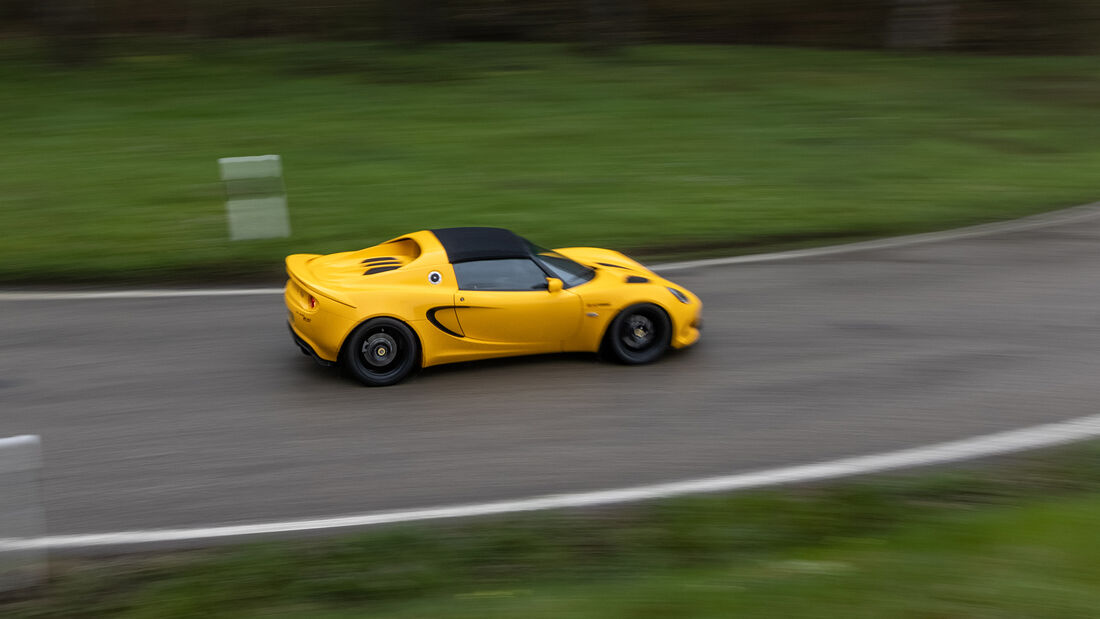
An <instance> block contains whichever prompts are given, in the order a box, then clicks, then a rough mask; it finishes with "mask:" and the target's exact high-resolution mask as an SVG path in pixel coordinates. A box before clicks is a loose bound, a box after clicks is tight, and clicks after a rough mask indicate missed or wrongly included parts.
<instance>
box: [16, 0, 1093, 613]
mask: <svg viewBox="0 0 1100 619" xmlns="http://www.w3.org/2000/svg"><path fill="white" fill-rule="evenodd" d="M1097 52H1100V3H1097V2H1095V1H1094V0H1042V1H1041V0H1002V1H998V0H954V1H948V0H740V1H731V2H723V1H720V0H682V1H680V0H649V1H643V0H576V1H572V2H569V1H560V0H541V1H535V0H481V1H476V0H408V1H402V0H326V1H324V2H305V1H293V0H161V1H157V2H148V1H139V0H0V284H2V285H3V286H4V287H5V288H8V289H14V288H19V289H26V288H35V289H39V288H44V289H48V290H53V289H56V288H57V287H58V286H65V287H72V286H78V287H110V288H114V287H119V286H141V287H177V286H192V287H193V286H195V285H198V284H202V285H203V286H208V285H225V284H227V283H236V282H244V283H245V284H247V285H250V286H252V285H257V286H258V285H278V284H280V283H281V282H282V279H283V275H282V258H283V256H285V255H286V254H289V253H295V252H317V253H326V252H334V251H341V250H348V249H357V248H361V247H366V246H369V245H373V244H375V243H377V242H380V241H382V240H385V239H387V238H390V237H393V236H396V235H399V234H402V233H405V232H408V231H410V230H415V229H421V228H430V227H445V226H459V225H490V226H503V227H509V228H512V229H514V230H516V231H517V232H519V233H520V234H522V235H524V236H526V237H528V238H531V239H532V240H535V241H537V242H539V243H540V244H541V245H545V246H551V247H554V246H564V245H596V246H602V247H610V248H613V249H617V250H623V251H626V252H629V253H631V254H633V255H636V256H638V257H640V258H642V259H645V260H648V261H651V262H654V261H661V260H667V259H677V258H689V257H701V256H711V255H730V254H737V253H751V252H763V251H768V250H778V249H788V248H801V247H806V246H811V245H824V244H833V243H841V242H846V241H856V240H864V239H869V238H877V237H884V236H891V235H899V234H907V233H916V232H927V231H934V230H943V229H948V228H953V227H958V226H964V225H968V224H978V223H985V222H994V221H1003V220H1009V219H1013V218H1017V217H1020V216H1025V215H1031V214H1036V213H1040V212H1043V211H1049V210H1054V209H1057V208H1060V207H1066V206H1072V205H1079V204H1085V203H1088V202H1092V201H1095V200H1096V199H1097V195H1100V190H1098V183H1097V178H1098V174H1097V171H1098V170H1100V122H1098V121H1100V114H1098V112H1097V111H1098V109H1100V57H1098V56H1096V55H1095V54H1096V53H1097ZM265 154H277V155H280V156H281V158H282V166H283V168H282V169H283V174H284V177H285V187H286V191H287V196H288V204H289V212H290V221H291V226H290V229H291V233H290V236H289V237H286V238H270V239H261V240H246V241H233V240H231V239H230V236H229V232H228V229H227V222H226V207H225V198H226V194H225V187H223V185H222V183H221V182H220V181H219V177H218V166H217V161H218V159H219V158H223V157H234V156H250V155H265ZM279 187H282V185H281V184H280V185H279ZM1088 221H1093V223H1087V222H1084V220H1082V222H1084V223H1078V222H1077V221H1076V220H1074V223H1072V224H1064V225H1063V226H1062V227H1061V228H1059V229H1058V231H1057V232H1051V233H1049V234H1047V233H1044V232H1036V233H1034V234H1033V235H1031V236H1028V235H1022V234H1021V235H1017V236H1009V237H1006V238H1001V239H998V238H994V239H993V240H990V241H989V242H988V243H987V242H985V241H981V240H975V241H972V242H971V243H969V244H967V243H962V244H956V245H952V246H950V247H949V248H948V249H947V250H944V251H943V252H940V251H939V249H938V248H927V247H926V248H925V249H923V250H912V251H911V252H908V253H907V252H906V251H905V250H902V251H900V252H898V253H889V252H884V253H880V254H874V255H865V254H863V255H859V256H855V257H851V258H849V259H847V261H846V259H844V258H838V259H836V261H835V262H829V261H822V262H820V263H806V264H794V265H791V266H783V265H780V266H774V265H764V266H761V267H759V268H758V269H757V270H753V268H751V267H746V268H744V269H731V270H728V271H722V273H721V274H717V273H716V272H715V271H707V272H690V273H684V277H685V278H686V284H688V285H690V287H691V288H692V289H693V290H695V291H697V292H700V293H701V294H702V296H703V300H704V303H706V304H707V325H708V327H707V332H706V334H705V335H704V346H702V347H701V348H700V349H699V350H694V351H691V352H690V353H689V354H687V355H683V356H681V357H680V358H677V359H674V360H672V361H670V362H669V363H666V364H661V365H659V366H657V367H656V368H646V369H641V370H637V371H636V372H635V373H634V374H626V373H622V372H621V369H620V368H610V367H606V366H599V365H595V364H586V361H577V360H575V359H565V360H561V359H554V360H550V361H531V360H528V361H516V362H514V363H513V362H508V363H498V364H493V363H490V364H486V365H483V366H479V370H476V371H466V370H465V369H464V368H458V369H450V370H441V371H439V372H438V373H436V374H434V375H431V376H429V377H426V378H425V379H424V380H423V381H420V382H416V381H414V382H412V383H410V384H409V385H406V386H402V387H400V388H395V389H394V390H391V391H386V392H382V393H378V392H371V393H369V395H365V394H364V392H361V391H358V390H356V391H353V389H357V388H353V387H351V386H350V385H347V384H344V383H343V382H339V381H337V380H334V379H333V378H332V377H331V376H330V375H328V374H324V373H321V371H320V370H316V369H315V368H312V367H309V368H306V367H305V366H303V365H301V364H302V363H305V360H304V359H302V358H299V357H298V355H297V353H296V352H295V351H294V350H293V348H292V346H291V344H290V342H289V341H288V340H287V338H286V333H285V329H284V327H283V325H282V324H281V322H280V321H281V319H282V312H283V310H282V308H281V307H279V302H278V297H277V295H272V296H270V297H260V296H257V297H247V298H232V299H215V298H200V299H193V300H189V301H183V300H171V301H165V300H151V299H143V300H140V301H133V300H125V301H116V302H114V303H115V304H114V305H111V304H108V303H104V304H101V305H96V306H93V305H69V304H68V303H67V302H59V303H54V302H52V301H51V302H45V301H41V300H29V301H26V300H21V301H18V302H16V301H12V300H10V299H3V298H0V312H2V314H0V316H2V317H3V325H0V328H3V329H6V330H5V331H3V333H4V342H3V346H4V348H3V350H4V353H3V354H4V358H3V362H4V370H3V372H4V374H3V375H0V398H2V399H0V437H2V436H6V435H14V434H41V435H42V436H43V443H42V445H43V449H44V462H45V466H46V469H45V471H44V472H43V476H44V479H45V483H44V488H45V490H44V493H43V501H44V504H45V513H46V520H45V521H46V523H47V524H48V525H49V527H52V528H48V531H47V532H48V533H50V534H65V533H95V532H103V531H112V530H117V529H119V528H128V529H149V528H164V527H185V526H207V525H211V524H224V523H227V522H236V521H237V520H244V521H247V522H256V521H267V520H271V519H274V518H304V517H322V516H332V515H343V514H346V513H360V512H363V511H369V510H372V509H396V508H419V507H423V506H425V505H434V504H438V503H441V502H462V501H469V500H475V499H478V500H484V499H500V498H515V497H517V496H529V495H532V494H540V493H551V492H564V491H574V490H591V489H598V488H603V487H612V486H624V485H631V484H636V483H643V482H645V483H653V482H656V481H666V480H669V479H680V478H685V477H690V476H699V475H711V474H717V473H727V472H730V471H731V470H738V471H741V470H751V469H753V468H756V467H762V466H780V465H789V464H792V463H804V462H807V461H812V460H815V459H828V458H835V457H840V456H849V455H855V454H863V453H868V452H871V451H874V450H887V449H897V448H902V447H910V446H912V445H913V444H914V443H933V442H937V441H944V440H952V439H956V438H961V437H964V436H971V435H975V434H979V433H982V432H993V431H1000V430H1007V429H1011V428H1015V427H1019V426H1026V425H1032V424H1036V423H1040V422H1046V421H1057V420H1062V419H1064V418H1068V417H1071V416H1075V415H1085V414H1093V413H1094V412H1095V411H1094V408H1093V406H1094V403H1095V401H1096V397H1095V396H1096V393H1095V386H1094V384H1093V383H1094V382H1095V381H1094V376H1095V372H1094V370H1095V368H1097V367H1100V364H1097V363H1096V362H1095V351H1096V350H1097V349H1100V346H1096V345H1095V342H1094V341H1093V339H1092V338H1093V337H1095V336H1096V334H1097V329H1096V326H1095V320H1094V319H1095V312H1094V308H1095V301H1096V299H1095V298H1093V296H1090V295H1094V294H1095V293H1094V291H1095V290H1100V286H1097V285H1095V284H1097V282H1096V281H1094V279H1090V278H1095V277H1096V276H1095V275H1093V274H1095V273H1097V272H1100V269H1097V268H1095V266H1096V264H1097V262H1098V259H1100V257H1098V256H1097V255H1096V252H1095V250H1094V249H1093V248H1094V247H1096V246H1097V244H1096V242H1095V237H1096V232H1095V230H1094V228H1095V223H1094V220H1088ZM724 278H725V279H724ZM13 298H14V297H13ZM18 303H26V304H25V305H18ZM36 304H37V305H36ZM1067 334H1068V335H1067ZM283 352H285V355H284V354H283ZM803 362H805V365H802V363H803ZM482 373H484V375H482ZM482 380H484V382H481V381H482ZM563 384H566V385H569V388H568V389H563V388H561V385H563ZM486 385H492V387H493V389H498V388H499V389H501V390H502V395H499V396H498V395H497V394H496V392H495V391H490V390H489V389H488V388H486ZM410 403H416V405H415V406H412V407H411V408H414V409H416V410H409V408H410ZM624 403H630V405H627V404H624ZM456 407H457V408H458V409H460V410H459V411H458V413H455V410H456ZM670 410H675V411H677V413H676V416H670V415H669V414H667V412H668V411H670ZM459 413H460V414H459ZM731 445H735V446H731ZM467 471H470V472H471V473H469V474H467ZM501 471H507V472H509V474H500V472H501ZM1096 471H1100V450H1098V449H1097V446H1096V444H1095V443H1087V444H1084V445H1081V446H1078V447H1076V448H1071V449H1069V450H1067V451H1057V452H1041V453H1037V454H1031V455H1027V456H1019V457H1016V458H1012V459H1006V460H998V461H995V462H991V463H983V464H982V465H978V466H976V467H968V468H963V469H950V470H937V471H933V472H927V471H921V472H917V473H913V474H912V475H903V476H899V477H876V478H874V479H871V480H864V481H857V482H850V483H848V482H845V483H839V484H830V485H824V486H821V487H812V488H796V489H790V490H775V491H768V492H758V493H750V494H748V495H745V496H742V495H735V496H729V497H726V496H720V497H701V498H687V499H676V500H671V501H660V502H657V503H653V504H646V505H642V506H635V507H630V508H622V509H617V508H616V509H609V510H606V511H605V510H597V511H595V512H579V513H574V512H563V513H558V512H554V513H549V514H543V515H535V516H529V517H525V516H518V517H515V518H499V519H490V520H487V521H485V522H476V523H462V524H453V525H452V524H446V525H438V526H435V525H427V526H413V527H404V528H398V529H396V530H386V531H382V532H380V533H369V532H368V533H360V534H355V535H351V534H348V535H343V534H341V535H340V536H337V537H336V538H334V539H328V540H324V541H306V542H270V543H265V544H260V545H257V546H248V547H245V548H237V547H229V548H226V549H221V550H215V551H203V552H198V553H192V554H186V553H185V554H181V555H167V556H161V555H148V556H141V557H128V558H124V559H119V560H115V561H101V560H99V559H96V558H90V559H81V560H77V559H66V560H64V561H58V562H56V563H55V564H54V567H53V574H52V580H51V583H50V586H49V587H48V588H46V589H34V590H31V591H29V592H24V593H17V594H15V596H14V597H13V598H11V599H8V598H5V599H4V600H0V615H7V614H9V613H10V614H11V615H13V616H63V617H76V616H158V617H159V616H181V617H186V616H219V615H220V616H233V617H237V616H260V615H267V614H280V613H281V614H282V615H284V616H305V615H323V616H333V617H336V616H349V617H352V616H363V615H364V613H367V614H377V615H392V616H418V617H423V616H432V617H435V616H456V617H462V616H465V617H483V616H502V617H510V616H517V615H520V614H523V615H525V616H545V617H555V618H556V617H563V616H622V617H674V616H723V617H724V616H734V615H744V616H762V617H763V616H767V617H774V616H836V617H851V616H914V617H917V616H919V617H927V616H943V617H948V616H957V617H972V616H989V617H1016V616H1037V617H1038V616H1044V617H1089V616H1095V611H1096V609H1097V608H1100V597H1098V596H1100V589H1098V588H1097V587H1096V586H1095V585H1096V583H1097V582H1100V561H1098V560H1097V557H1100V548H1098V547H1097V544H1098V543H1100V538H1098V537H1097V536H1096V535H1095V531H1096V528H1095V527H1096V525H1097V524H1098V520H1100V500H1098V498H1097V497H1100V477H1097V474H1096ZM0 473H3V471H0ZM26 476H29V473H27V472H26V471H25V470H23V469H22V468H20V469H19V470H18V471H17V474H16V477H11V479H15V480H16V482H11V483H18V484H23V481H24V477H26ZM585 484H596V485H595V486H587V485H585ZM0 490H2V486H0ZM18 492H19V493H20V495H19V496H27V495H34V490H33V489H31V490H28V488H27V486H26V485H25V484H24V485H20V486H19V489H18ZM12 496H15V494H14V492H12V493H9V495H8V496H7V497H0V500H5V498H6V499H7V500H9V501H10V500H12V499H11V497H12ZM20 500H21V499H20ZM9 511H11V512H13V513H14V512H16V511H18V512H19V513H20V514H21V517H22V515H25V514H26V513H36V512H35V511H34V509H22V508H17V509H12V510H9ZM2 513H3V512H2V511H0V514H2ZM0 519H2V516H0ZM7 520H8V523H9V527H8V528H7V529H2V526H3V524H4V523H3V522H0V538H2V537H4V536H5V535H7V536H14V537H24V536H25V537H29V536H33V535H37V532H36V530H35V528H34V527H33V526H32V527H30V528H29V529H27V530H30V531H32V532H31V533H27V532H26V531H23V530H22V529H20V530H16V528H15V527H13V526H12V525H11V523H13V522H16V520H15V519H14V518H10V517H9V518H8V519H7ZM19 522H20V523H21V522H22V521H19ZM32 524H33V523H32ZM20 526H22V525H20ZM35 526H37V525H35ZM23 528H27V527H23ZM4 531H6V532H4ZM2 541H3V540H0V542H2ZM0 554H2V553H0ZM89 554H94V553H89ZM35 556H36V557H37V555H35ZM9 558H10V555H9ZM3 559H4V557H2V556H0V560H3ZM20 560H21V561H22V559H20ZM0 567H2V563H0ZM36 573H37V572H36Z"/></svg>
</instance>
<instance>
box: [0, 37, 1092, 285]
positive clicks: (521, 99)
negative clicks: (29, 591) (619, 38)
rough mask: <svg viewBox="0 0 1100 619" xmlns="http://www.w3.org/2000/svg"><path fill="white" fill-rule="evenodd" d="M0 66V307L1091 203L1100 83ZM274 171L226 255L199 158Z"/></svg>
mask: <svg viewBox="0 0 1100 619" xmlns="http://www.w3.org/2000/svg"><path fill="white" fill-rule="evenodd" d="M34 44H35V42H34V41H18V40H6V41H3V42H0V59H2V60H3V61H4V62H0V82H2V83H3V84H4V87H3V88H2V89H0V121H2V122H3V124H4V127H5V136H4V148H3V149H0V229H2V230H3V231H4V242H3V243H2V244H0V281H6V282H16V281H23V282H25V281H33V282H37V283H46V284H48V283H54V282H71V281H82V280H101V279H111V280H126V279H130V280H151V279H155V278H157V277H165V276H171V277H173V278H183V279H196V280H197V279H207V278H209V277H211V276H222V277H251V278H257V277H259V276H266V275H269V274H274V273H277V272H279V271H280V269H281V258H282V256H283V255H285V254H287V253H292V252H330V251H338V250H343V249H348V248H358V247H362V246H366V245H369V244H373V243H375V242H378V241H381V240H384V239H385V238H388V237H391V236H394V235H398V234H402V233H404V232H407V231H409V230H412V229H420V228H424V227H440V226H450V225H499V226H506V227H511V228H513V229H515V230H517V231H518V232H520V233H522V234H525V235H527V236H530V237H532V238H534V239H535V240H537V241H539V242H540V243H542V244H544V245H550V246H561V245H585V244H591V245H599V246H607V247H613V248H618V249H625V250H628V251H637V252H640V253H641V254H643V255H647V256H657V255H661V256H668V255H672V254H676V255H683V254H684V253H699V252H708V251H709V252H721V253H732V252H736V251H744V250H746V249H748V248H751V249H753V250H759V249H764V248H771V247H773V246H792V245H800V244H806V243H820V242H823V241H825V242H827V241H829V240H833V239H838V238H843V239H859V238H867V237H872V236H881V235H892V234H901V233H909V232H919V231H927V230H932V229H941V228H949V227H955V226H959V225H964V224H970V223H976V222H982V221H991V220H1000V219H1007V218H1012V217H1017V216H1020V215H1025V214H1029V213H1032V212H1035V211H1038V210H1043V209H1050V208H1056V207H1060V206H1068V205H1072V204H1078V203H1083V202H1088V201H1091V200H1093V199H1095V198H1096V196H1097V193H1098V192H1097V186H1096V181H1095V179H1096V175H1095V170H1096V169H1097V168H1098V167H1100V123H1096V122H1095V108H1096V105H1097V104H1098V103H1100V58H1097V57H1079V58H1077V57H1075V58H1066V57H1057V58H1054V57H1050V58H990V57H984V58H979V57H965V56H951V55H934V56H919V55H898V54H886V53H876V52H837V51H820V50H799V49H782V48H750V47H708V46H690V47H689V46H644V47H637V48H631V49H627V50H625V51H623V52H621V53H618V54H614V55H609V56H596V57H593V56H583V55H579V54H576V53H573V52H572V51H571V50H570V49H569V48H566V47H562V46H554V45H536V44H503V43H502V44H453V45H441V46H428V47H424V48H419V49H407V48H394V47H388V46H382V45H370V44H357V43H339V42H330V43H299V42H294V41H217V40H195V41H190V40H167V41H157V42H150V41H133V40H130V41H121V42H118V43H117V44H116V45H115V46H114V47H113V48H112V49H111V51H110V53H109V54H107V58H106V59H105V60H104V62H103V63H102V64H100V65H97V66H92V67H85V68H80V69H73V70H68V69H59V68H56V67H50V66H47V65H44V64H41V63H40V62H38V61H37V60H35V58H36V57H37V56H36V55H35V54H34V53H33V49H32V48H33V46H34ZM264 153H278V154H281V155H282V156H283V158H284V161H285V164H286V181H287V185H288V187H289V192H290V193H289V195H290V205H291V219H292V228H293V236H292V237H291V238H289V239H279V240H265V241H244V242H236V243H234V242H231V241H229V240H228V239H227V233H226V224H225V217H224V210H223V209H224V205H223V200H222V193H221V188H220V185H219V184H218V183H217V168H216V164H215V160H216V159H217V158H218V157H223V156H234V155H251V154H264Z"/></svg>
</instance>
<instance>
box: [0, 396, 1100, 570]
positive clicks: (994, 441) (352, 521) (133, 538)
mask: <svg viewBox="0 0 1100 619" xmlns="http://www.w3.org/2000/svg"><path fill="white" fill-rule="evenodd" d="M1096 436H1100V415H1092V416H1089V417H1081V418H1078V419H1072V420H1070V421H1063V422H1058V423H1050V424H1044V425H1040V426H1033V427H1030V428H1024V429H1021V430H1011V431H1008V432H998V433H996V434H986V435H983V436H977V437H973V438H968V439H962V440H958V441H950V442H946V443H938V444H935V445H927V446H924V447H915V448H912V449H903V450H900V451H892V452H887V453H880V454H873V455H869V456H856V457H852V458H842V459H839V460H831V461H827V462H818V463H815V464H804V465H796V466H785V467H779V468H773V469H766V470H761V471H751V472H748V473H737V474H733V475H724V476H719V477H704V478H700V479H689V480H684V481H676V482H669V483H662V484H653V485H647V486H635V487H633V488H619V489H612V490H597V491H593V492H575V493H569V494H556V495H548V496H539V497H530V498H524V499H515V500H509V501H492V502H488V503H467V504H461V505H447V506H439V507H428V508H423V509H411V510H398V511H385V512H373V513H368V514H362V515H357V516H343V517H333V518H312V519H304V520H288V521H284V522H264V523H256V524H238V525H225V526H211V527H195V528H187V529H158V530H147V531H121V532H117V533H91V534H75V535H51V536H46V537H33V538H5V539H0V552H4V551H16V550H43V549H45V550H64V549H78V548H91V547H105V546H134V545H141V544H157V543H165V542H193V541H196V540H210V539H216V538H231V537H244V536H255V535H272V534H280V533H291V532H295V531H317V530H324V529H343V528H361V527H369V526H374V525H381V524H393V523H399V522H414V521H418V520H440V519H448V518H467V517H471V516H490V515H500V514H511V513H517V512H528V511H536V510H546V509H564V508H578V507H595V506H601V505H613V504H617V503H630V502H635V501H647V500H652V499H659V498H666V497H673V496H679V495H685V494H698V493H704V492H730V491H734V490H744V489H747V488H760V487H764V486H774V485H780V484H791V483H806V482H812V481H821V480H826V479H835V478H838V477H848V476H852V475H864V474H868V473H879V472H883V471H889V470H893V469H899V468H904V467H914V466H928V465H934V464H945V463H948V462H958V461H960V460H969V459H973V458H980V457H987V456H994V455H999V454H1006V453H1011V452H1015V451H1022V450H1025V449H1036V448H1040V447H1051V446H1054V445H1061V444H1063V443H1069V442H1072V441H1077V440H1081V439H1085V438H1092V437H1096Z"/></svg>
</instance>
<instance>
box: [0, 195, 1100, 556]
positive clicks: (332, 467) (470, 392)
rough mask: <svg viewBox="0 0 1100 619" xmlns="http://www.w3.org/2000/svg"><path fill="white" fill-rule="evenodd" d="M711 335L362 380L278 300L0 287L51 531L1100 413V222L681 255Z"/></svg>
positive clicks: (491, 491)
mask: <svg viewBox="0 0 1100 619" xmlns="http://www.w3.org/2000/svg"><path fill="white" fill-rule="evenodd" d="M674 279H676V280H677V281H678V282H680V283H682V284H684V285H686V286H688V287H689V288H691V289H692V290H694V291H695V292H697V293H698V294H699V295H700V296H701V297H702V298H703V301H704V304H705V308H706V309H705V314H704V315H705V319H706V330H705V332H704V336H703V341H702V343H701V344H700V345H698V346H697V347H695V348H694V349H691V350H689V351H685V352H681V353H677V354H673V355H671V356H669V357H668V358H666V359H665V360H663V361H662V362H660V363H658V364H655V365H652V366H646V367H619V366H615V365H608V364H604V363H600V362H598V361H597V360H596V359H595V358H594V357H592V356H588V355H559V356H549V357H541V358H530V359H520V360H504V361H490V362H481V363H468V364H462V365H457V366H449V367H441V368H435V369H429V370H426V371H424V372H422V373H421V374H420V375H419V376H417V377H416V378H415V379H413V380H411V381H409V382H407V383H404V384H402V385H399V386H396V387H391V388H385V389H366V388H363V387H360V386H358V385H357V384H355V383H353V382H350V381H348V380H345V379H341V378H339V377H338V376H337V374H336V373H334V372H333V371H331V370H328V369H325V368H321V367H318V366H315V365H314V364H313V362H312V361H310V360H309V359H308V358H306V357H304V356H302V355H301V354H300V353H299V352H298V351H297V349H296V347H295V346H294V345H293V344H292V343H291V341H290V338H289V336H288V334H287V331H286V327H285V325H284V315H285V310H284V309H283V307H282V305H281V303H282V299H281V298H280V297H279V296H278V295H270V296H248V297H225V296H222V297H209V298H174V299H143V300H132V299H131V300H117V299H116V300H106V299H99V300H84V301H8V300H6V301H0V317H2V320H0V342H3V348H2V350H3V355H2V357H0V436H6V435H13V434H22V433H30V434H40V435H41V436H42V438H43V444H44V451H45V453H44V457H45V463H46V468H45V472H44V476H45V480H44V481H45V503H46V511H47V520H48V530H49V532H50V533H51V534H64V533H80V532H103V531H117V530H127V529H144V528H161V527H177V526H190V525H214V524H226V523H238V522H254V521H269V520H280V519H291V518H305V517H319V516H337V515H345V514H356V513H363V512H367V511H374V510H383V509H400V508H414V507H424V506H430V505H440V504H450V503H461V502H471V501H478V500H491V499H503V498H518V497H527V496H533V495H538V494H547V493H556V492H571V491H582V490H594V489H603V488H611V487H618V486H627V485H637V484H644V483H653V482H660V481H671V480H678V479H683V478H689V477H696V476H704V475H716V474H727V473H734V472H738V471H745V470H751V469H756V468H761V467H770V466H779V465H787V464H797V463H807V462H813V461H817V460H821V459H830V458H836V457H842V456H851V455H859V454H865V453H871V452H877V451H885V450H891V449H896V448H902V447H910V446H916V445H921V444H925V443H931V442H936V441H943V440H950V439H955V438H963V437H967V436H972V435H976V434H982V433H986V432H992V431H998V430H1006V429H1011V428H1016V427H1020V426H1025V425H1031V424H1037V423H1043V422H1049V421H1057V420H1062V419H1067V418H1071V417H1077V416H1083V415H1089V414H1095V413H1096V412H1097V409H1096V402H1097V401H1098V400H1100V397H1098V396H1100V381H1098V380H1097V375H1098V370H1100V217H1096V218H1093V219H1091V220H1089V221H1087V222H1084V223H1081V222H1078V223H1074V224H1071V225H1061V226H1056V227H1051V228H1044V229H1039V230H1032V231H1027V232H1016V233H1002V234H997V235H994V236H987V237H982V238H973V239H968V240H956V241H950V242H943V243H933V244H925V245H918V246H912V247H907V248H899V249H891V250H877V251H870V252H859V253H851V254H843V255H836V256H832V257H823V258H816V259H800V260H793V261H783V262H774V263H759V264H747V265H739V266H726V267H709V268H702V269H697V270H692V271H685V272H679V273H676V274H675V276H674Z"/></svg>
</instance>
